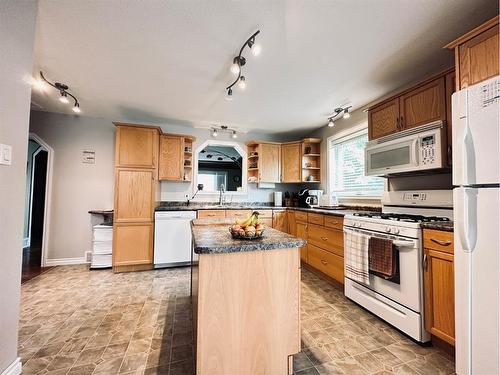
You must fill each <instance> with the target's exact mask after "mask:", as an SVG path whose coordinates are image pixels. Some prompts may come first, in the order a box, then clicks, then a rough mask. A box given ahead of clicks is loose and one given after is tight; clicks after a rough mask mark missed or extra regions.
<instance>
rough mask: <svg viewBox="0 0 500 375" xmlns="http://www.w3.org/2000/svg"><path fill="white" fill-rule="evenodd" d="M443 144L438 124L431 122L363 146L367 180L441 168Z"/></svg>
mask: <svg viewBox="0 0 500 375" xmlns="http://www.w3.org/2000/svg"><path fill="white" fill-rule="evenodd" d="M445 152H446V142H445V129H444V124H443V122H442V121H436V122H432V123H429V124H426V125H422V126H419V127H416V128H412V129H408V130H404V131H402V132H398V133H396V134H391V135H388V136H385V137H383V138H379V139H374V140H373V141H370V142H367V144H366V147H365V172H366V175H367V176H386V175H392V174H396V173H405V172H416V171H424V170H429V169H436V168H443V167H445V164H446V159H445Z"/></svg>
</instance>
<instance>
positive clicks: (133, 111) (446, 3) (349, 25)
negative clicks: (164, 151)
mask: <svg viewBox="0 0 500 375" xmlns="http://www.w3.org/2000/svg"><path fill="white" fill-rule="evenodd" d="M497 11H498V2H497V1H496V0H474V1H471V0H378V1H375V0H317V1H306V0H303V1H276V0H275V1H222V0H210V1H208V0H205V1H203V0H198V1H195V0H175V1H157V0H155V1H152V0H149V1H139V0H136V1H131V0H120V1H118V0H108V1H104V0H101V1H84V0H80V1H66V0H40V2H39V14H38V20H37V33H36V41H35V67H34V74H37V72H38V71H39V70H40V69H41V70H43V72H44V73H45V75H46V76H47V77H48V78H50V79H52V80H58V81H61V82H64V83H66V84H68V85H69V86H70V91H71V92H72V93H74V94H75V95H76V96H78V98H79V100H80V102H81V108H82V115H87V116H95V117H102V118H106V119H109V120H122V121H137V122H144V123H156V124H176V125H186V126H195V127H198V126H208V125H210V124H213V123H218V124H225V125H229V126H232V127H236V128H239V129H246V130H255V131H257V130H258V131H264V132H268V133H273V132H283V131H292V130H298V129H306V128H316V127H318V126H321V125H322V124H324V123H325V122H326V116H327V115H328V114H330V113H332V111H333V109H334V108H335V107H336V106H339V105H343V104H345V103H352V105H353V107H354V108H359V107H362V106H364V105H366V104H367V103H369V102H371V101H373V100H375V99H377V98H378V97H380V96H382V95H384V94H386V93H387V92H389V91H391V90H393V89H395V88H397V87H399V86H401V85H404V84H407V83H409V82H412V81H416V80H418V79H420V78H422V77H423V76H426V75H428V74H430V73H433V72H437V71H438V70H440V69H442V68H446V67H448V66H450V65H451V64H452V53H451V52H449V51H446V50H443V49H442V46H443V45H444V44H446V43H447V42H449V41H451V40H452V39H454V38H455V37H457V36H459V35H461V34H463V33H464V32H466V31H468V30H470V29H471V28H472V27H475V26H477V25H478V24H480V23H481V22H483V21H485V20H486V19H488V18H490V17H492V16H493V15H494V14H495V12H497ZM257 29H260V30H261V35H260V36H259V37H258V42H260V44H261V45H262V53H261V55H260V56H259V57H258V58H254V57H252V56H251V55H249V54H248V53H247V57H248V58H247V61H248V63H247V65H246V66H245V67H244V74H245V76H246V77H247V83H248V87H247V89H246V91H245V92H239V90H237V89H236V90H234V91H235V92H234V100H233V101H231V102H229V101H226V100H225V99H224V98H225V90H224V88H225V87H226V86H227V84H228V83H230V82H231V80H232V78H233V76H232V75H231V73H230V72H229V67H230V63H231V61H232V58H233V57H234V56H235V55H236V54H237V52H238V50H239V48H240V47H241V45H242V43H243V42H244V41H245V40H246V38H247V37H248V36H250V35H251V34H252V33H253V32H254V31H255V30H257ZM57 95H58V94H57V92H55V90H51V91H49V92H46V93H39V92H34V93H33V101H34V102H35V103H36V104H38V105H40V106H41V107H42V108H43V110H46V111H51V112H64V113H72V112H71V109H70V106H64V105H63V104H61V103H59V102H58V101H57V100H55V98H56V97H57Z"/></svg>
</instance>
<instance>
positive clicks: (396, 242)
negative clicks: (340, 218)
mask: <svg viewBox="0 0 500 375" xmlns="http://www.w3.org/2000/svg"><path fill="white" fill-rule="evenodd" d="M349 232H350V233H352V232H354V233H360V234H363V235H365V236H367V237H369V238H370V237H373V238H382V239H386V240H392V243H393V245H394V246H396V247H412V248H416V247H417V242H416V241H412V240H403V239H395V238H394V237H393V236H391V235H383V234H376V235H375V234H374V233H371V232H369V231H366V230H363V229H354V228H345V227H344V233H349Z"/></svg>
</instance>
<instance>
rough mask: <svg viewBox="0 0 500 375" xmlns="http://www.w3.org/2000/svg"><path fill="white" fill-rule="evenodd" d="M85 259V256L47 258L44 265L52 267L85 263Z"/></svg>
mask: <svg viewBox="0 0 500 375" xmlns="http://www.w3.org/2000/svg"><path fill="white" fill-rule="evenodd" d="M87 263H89V262H87V260H86V259H85V257H81V258H59V259H47V260H46V261H45V266H46V267H53V266H69V265H72V264H87Z"/></svg>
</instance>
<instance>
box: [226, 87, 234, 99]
mask: <svg viewBox="0 0 500 375" xmlns="http://www.w3.org/2000/svg"><path fill="white" fill-rule="evenodd" d="M226 100H233V89H231V88H230V89H228V90H227V95H226Z"/></svg>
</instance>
